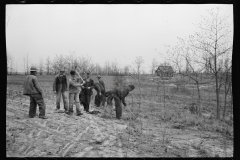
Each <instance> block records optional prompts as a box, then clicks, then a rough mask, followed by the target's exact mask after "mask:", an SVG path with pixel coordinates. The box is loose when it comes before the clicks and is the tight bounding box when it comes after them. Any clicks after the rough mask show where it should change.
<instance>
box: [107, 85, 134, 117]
mask: <svg viewBox="0 0 240 160" xmlns="http://www.w3.org/2000/svg"><path fill="white" fill-rule="evenodd" d="M134 89H135V86H134V85H128V86H123V87H122V86H118V85H117V84H116V85H115V87H114V88H113V89H112V90H110V91H107V92H106V93H105V96H106V97H107V105H108V106H112V100H113V99H114V102H115V107H116V117H117V119H121V117H122V104H121V102H122V103H123V105H124V106H126V102H125V97H126V96H127V95H128V94H129V92H131V91H132V90H134Z"/></svg>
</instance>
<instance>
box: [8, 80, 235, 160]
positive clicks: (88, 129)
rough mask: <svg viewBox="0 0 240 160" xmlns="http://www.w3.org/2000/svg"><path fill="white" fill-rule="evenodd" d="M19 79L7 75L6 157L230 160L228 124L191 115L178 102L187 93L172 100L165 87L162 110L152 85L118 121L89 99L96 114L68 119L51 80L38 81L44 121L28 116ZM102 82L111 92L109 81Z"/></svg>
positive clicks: (129, 103) (135, 97) (130, 101)
mask: <svg viewBox="0 0 240 160" xmlns="http://www.w3.org/2000/svg"><path fill="white" fill-rule="evenodd" d="M23 78H24V76H22V77H12V76H10V77H8V84H7V93H6V94H7V99H6V101H7V106H6V155H7V157H233V132H232V130H233V128H232V126H231V124H228V123H227V122H222V121H219V120H216V119H215V118H206V117H199V116H197V115H194V114H191V113H190V112H189V110H188V109H187V107H186V104H187V103H183V101H184V99H182V97H189V98H190V97H191V95H184V94H178V95H177V96H178V97H180V98H175V96H174V95H175V94H170V90H171V89H170V88H169V89H168V91H169V92H168V97H167V98H166V103H165V107H164V104H163V100H162V98H160V99H159V95H158V96H156V95H155V92H154V91H152V90H151V87H149V88H144V87H142V89H143V90H144V89H145V90H148V92H147V93H146V92H143V93H145V94H146V95H145V96H143V98H142V100H141V102H140V103H139V100H138V95H139V90H138V88H136V89H135V90H134V92H132V93H130V94H129V96H128V97H127V98H126V102H127V107H123V108H124V109H123V118H122V120H117V119H116V118H115V114H114V113H112V117H111V116H110V115H104V114H103V108H95V107H93V100H92V102H91V103H92V104H91V110H97V111H100V113H98V114H86V113H85V112H84V111H82V113H83V115H82V116H80V117H79V116H76V115H75V114H74V115H73V116H69V115H66V114H65V113H58V112H55V111H54V109H55V97H54V94H53V93H52V81H51V80H52V79H53V77H43V78H41V77H39V81H40V85H41V86H42V88H43V90H44V99H45V103H46V106H47V109H46V116H47V117H48V119H46V120H44V119H40V118H38V117H36V118H28V110H29V104H30V102H29V97H27V96H24V95H22V90H23V88H22V80H23ZM103 78H104V80H105V81H108V82H109V83H106V84H107V90H108V89H110V88H111V86H112V83H113V82H112V81H113V78H112V77H111V78H109V77H103ZM110 82H111V83H110ZM128 83H133V81H131V80H129V81H128ZM136 86H137V85H136ZM170 87H173V86H170ZM154 89H155V91H156V88H154ZM94 94H95V93H94ZM93 98H94V95H93ZM81 107H82V106H81ZM61 109H63V106H62V103H61ZM81 109H82V110H83V107H82V108H81ZM129 110H131V112H130V111H129ZM37 112H38V111H37ZM133 114H134V115H133ZM134 116H135V117H134ZM131 118H132V119H131Z"/></svg>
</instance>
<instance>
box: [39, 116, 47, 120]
mask: <svg viewBox="0 0 240 160" xmlns="http://www.w3.org/2000/svg"><path fill="white" fill-rule="evenodd" d="M39 118H42V119H48V118H47V117H46V116H39Z"/></svg>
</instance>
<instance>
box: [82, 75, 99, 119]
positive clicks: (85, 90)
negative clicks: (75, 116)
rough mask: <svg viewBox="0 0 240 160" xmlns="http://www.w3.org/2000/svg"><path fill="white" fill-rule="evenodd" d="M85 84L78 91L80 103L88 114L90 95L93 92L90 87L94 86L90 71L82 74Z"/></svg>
mask: <svg viewBox="0 0 240 160" xmlns="http://www.w3.org/2000/svg"><path fill="white" fill-rule="evenodd" d="M84 80H85V84H84V85H83V86H82V91H81V93H80V99H81V103H82V104H83V107H84V110H85V111H86V113H88V114H89V105H90V101H91V95H92V93H93V91H92V89H93V88H94V87H95V86H94V81H93V80H92V79H91V78H90V72H89V71H88V72H87V75H85V76H84Z"/></svg>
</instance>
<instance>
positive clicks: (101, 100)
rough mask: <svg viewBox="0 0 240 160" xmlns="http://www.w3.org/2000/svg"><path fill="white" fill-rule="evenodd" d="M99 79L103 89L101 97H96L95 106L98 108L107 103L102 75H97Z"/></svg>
mask: <svg viewBox="0 0 240 160" xmlns="http://www.w3.org/2000/svg"><path fill="white" fill-rule="evenodd" d="M97 79H98V83H99V86H100V88H101V94H100V95H96V97H95V105H96V106H101V105H103V106H105V102H106V97H105V84H104V82H103V81H102V80H101V76H100V75H97Z"/></svg>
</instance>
